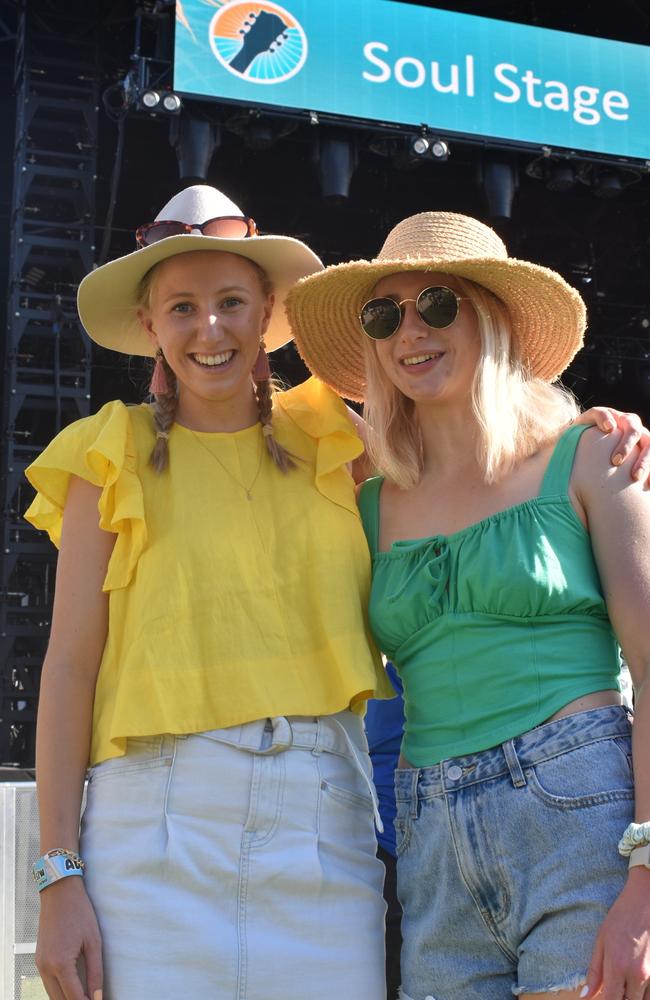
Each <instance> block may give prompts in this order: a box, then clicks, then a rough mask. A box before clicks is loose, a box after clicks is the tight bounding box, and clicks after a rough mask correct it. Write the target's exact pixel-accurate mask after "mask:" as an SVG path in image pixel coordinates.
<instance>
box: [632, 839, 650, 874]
mask: <svg viewBox="0 0 650 1000" xmlns="http://www.w3.org/2000/svg"><path fill="white" fill-rule="evenodd" d="M636 865H642V866H643V868H650V844H645V845H644V846H643V847H635V848H634V850H633V851H632V852H631V854H630V862H629V867H630V868H634V867H635V866H636Z"/></svg>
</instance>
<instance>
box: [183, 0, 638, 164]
mask: <svg viewBox="0 0 650 1000" xmlns="http://www.w3.org/2000/svg"><path fill="white" fill-rule="evenodd" d="M174 89H175V90H176V91H177V92H179V93H181V94H183V93H184V94H188V95H196V96H201V97H211V98H218V99H225V100H232V101H239V102H242V103H243V104H245V105H249V106H263V105H267V106H270V107H273V108H276V109H292V110H293V109H303V110H307V111H316V112H321V113H326V114H328V115H335V116H340V117H343V118H350V119H361V120H364V121H374V122H381V123H384V124H393V123H395V124H401V125H409V126H416V127H417V126H421V125H426V126H427V127H428V128H430V129H432V130H434V131H440V132H442V133H444V134H450V133H460V134H465V135H467V134H469V135H472V136H484V137H486V138H493V139H505V140H509V141H512V142H515V143H531V144H534V145H548V146H552V147H554V148H564V149H569V150H577V151H584V152H594V153H605V154H610V155H613V156H619V157H634V158H640V159H650V47H648V46H644V45H632V44H629V43H626V42H616V41H611V40H608V39H603V38H592V37H590V36H587V35H573V34H569V33H568V32H563V31H551V30H549V29H546V28H533V27H529V26H528V25H523V24H513V23H511V22H507V21H497V20H492V19H490V18H484V17H476V16H474V15H470V14H457V13H454V12H452V11H446V10H437V9H434V8H431V7H420V6H414V5H408V4H404V3H398V2H394V0H359V2H356V3H351V2H350V0H284V3H283V5H280V4H277V3H272V2H270V0H225V2H220V0H182V2H181V0H179V2H177V4H176V43H175V65H174Z"/></svg>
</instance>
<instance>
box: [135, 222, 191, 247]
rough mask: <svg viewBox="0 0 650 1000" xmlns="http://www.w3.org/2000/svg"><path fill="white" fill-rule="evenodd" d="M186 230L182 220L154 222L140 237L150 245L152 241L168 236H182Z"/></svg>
mask: <svg viewBox="0 0 650 1000" xmlns="http://www.w3.org/2000/svg"><path fill="white" fill-rule="evenodd" d="M184 232H185V226H184V225H183V223H182V222H154V224H153V225H152V226H149V227H148V228H147V229H146V230H145V231H144V232H143V233H141V234H140V238H141V240H142V242H143V243H144V244H146V245H147V246H148V245H149V244H150V243H158V241H159V240H164V239H167V237H168V236H180V235H181V233H184Z"/></svg>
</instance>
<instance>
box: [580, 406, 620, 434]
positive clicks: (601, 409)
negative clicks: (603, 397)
mask: <svg viewBox="0 0 650 1000" xmlns="http://www.w3.org/2000/svg"><path fill="white" fill-rule="evenodd" d="M622 416H624V414H621V413H620V412H619V411H618V410H614V409H612V408H611V407H610V406H592V407H591V409H589V410H586V411H585V412H584V413H583V414H581V418H580V419H579V420H577V421H576V423H583V422H584V423H590V424H595V425H596V427H597V428H598V430H599V431H602V432H603V434H609V432H610V431H613V430H614V429H615V428H616V426H617V423H618V422H619V420H620V418H621V417H622ZM585 418H586V419H585Z"/></svg>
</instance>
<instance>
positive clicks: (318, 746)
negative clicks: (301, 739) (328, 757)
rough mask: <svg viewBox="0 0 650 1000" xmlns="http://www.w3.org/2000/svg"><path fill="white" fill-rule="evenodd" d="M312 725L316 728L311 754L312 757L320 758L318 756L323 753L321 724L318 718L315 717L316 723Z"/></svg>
mask: <svg viewBox="0 0 650 1000" xmlns="http://www.w3.org/2000/svg"><path fill="white" fill-rule="evenodd" d="M314 725H315V726H316V742H315V743H314V746H313V748H312V751H311V752H312V753H313V755H314V757H320V755H321V754H322V752H323V735H324V733H323V723H322V722H321V718H320V716H316V722H315V723H314Z"/></svg>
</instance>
